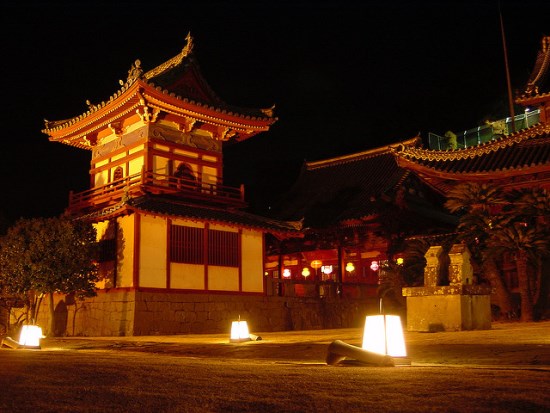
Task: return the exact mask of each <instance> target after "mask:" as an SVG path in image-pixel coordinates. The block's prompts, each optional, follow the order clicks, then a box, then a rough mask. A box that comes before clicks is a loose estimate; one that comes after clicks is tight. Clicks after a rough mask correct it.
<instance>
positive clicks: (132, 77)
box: [118, 59, 143, 86]
mask: <svg viewBox="0 0 550 413" xmlns="http://www.w3.org/2000/svg"><path fill="white" fill-rule="evenodd" d="M142 75H143V69H142V68H141V60H139V59H136V61H135V62H134V64H133V65H132V66H130V70H128V77H127V78H126V82H124V81H122V80H119V81H118V83H119V84H120V86H124V84H125V83H126V84H128V85H131V84H132V83H134V82H135V81H136V80H138V79H139V78H141V76H142Z"/></svg>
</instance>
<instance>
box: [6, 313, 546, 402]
mask: <svg viewBox="0 0 550 413" xmlns="http://www.w3.org/2000/svg"><path fill="white" fill-rule="evenodd" d="M259 335H260V336H261V337H262V340H261V341H253V342H246V343H238V344H235V343H229V337H228V334H227V335H186V336H162V337H123V338H120V337H117V338H85V339H84V338H63V339H46V340H44V341H43V348H42V350H11V349H2V350H0V366H1V367H0V368H1V369H2V374H1V375H0V412H4V411H6V412H26V411H31V410H34V411H40V412H46V411H50V412H102V411H112V412H149V411H155V412H163V411H171V412H187V411H190V412H199V411H201V412H202V411H205V412H222V411H223V412H227V411H233V412H237V411H239V412H240V411H254V412H256V411H258V412H259V411H278V412H286V411H294V412H316V411H319V412H334V411H338V412H365V411H369V412H377V411H384V412H396V411H411V412H413V411H417V412H424V411H438V412H441V411H446V412H449V411H456V412H495V411H503V412H504V411H506V412H546V411H550V394H549V391H548V390H549V389H550V322H543V323H529V324H521V323H509V324H498V323H497V324H494V325H493V329H492V330H487V331H463V332H452V333H451V332H440V333H407V334H406V340H407V348H408V353H409V357H410V360H411V363H412V365H411V366H408V367H373V366H365V365H359V364H357V363H353V362H348V363H344V364H341V365H339V366H327V365H326V363H325V358H326V355H327V348H328V345H329V344H330V343H331V342H332V341H334V340H337V339H338V340H342V341H344V342H346V343H349V344H354V345H359V344H360V342H361V336H362V331H361V330H360V329H341V330H323V331H300V332H284V333H259Z"/></svg>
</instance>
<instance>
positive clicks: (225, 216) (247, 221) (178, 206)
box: [79, 195, 301, 237]
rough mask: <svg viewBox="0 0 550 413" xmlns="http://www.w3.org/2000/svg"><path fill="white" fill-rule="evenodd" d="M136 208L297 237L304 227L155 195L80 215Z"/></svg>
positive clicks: (104, 216)
mask: <svg viewBox="0 0 550 413" xmlns="http://www.w3.org/2000/svg"><path fill="white" fill-rule="evenodd" d="M133 212H140V213H144V214H152V215H155V216H165V217H172V218H182V219H189V220H192V221H197V222H210V223H217V224H222V225H227V226H232V227H238V228H248V229H254V230H261V231H264V232H269V233H272V234H282V235H286V234H291V235H292V236H294V237H296V236H298V235H299V231H300V229H301V226H300V223H298V222H290V221H281V220H276V219H272V218H267V217H263V216H260V215H255V214H251V213H248V212H245V211H242V210H239V209H233V208H223V207H216V206H205V205H200V206H199V205H195V204H191V203H188V202H184V201H177V200H174V199H173V198H166V197H162V196H154V195H144V196H140V197H137V198H131V199H129V200H126V201H123V202H120V203H119V204H117V205H114V206H110V207H108V208H105V209H104V210H99V211H94V212H92V213H90V214H86V215H83V216H80V217H79V219H85V220H92V221H96V220H103V219H107V218H110V217H113V216H118V215H122V214H128V213H133Z"/></svg>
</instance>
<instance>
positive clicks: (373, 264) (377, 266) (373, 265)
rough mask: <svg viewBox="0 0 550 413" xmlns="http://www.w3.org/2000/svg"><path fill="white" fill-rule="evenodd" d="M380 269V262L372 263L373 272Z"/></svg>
mask: <svg viewBox="0 0 550 413" xmlns="http://www.w3.org/2000/svg"><path fill="white" fill-rule="evenodd" d="M379 268H380V265H378V261H372V262H371V263H370V269H371V270H373V271H378V269H379Z"/></svg>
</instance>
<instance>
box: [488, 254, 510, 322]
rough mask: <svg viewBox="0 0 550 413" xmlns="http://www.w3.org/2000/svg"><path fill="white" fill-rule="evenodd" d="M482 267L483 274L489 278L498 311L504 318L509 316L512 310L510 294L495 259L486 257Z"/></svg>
mask: <svg viewBox="0 0 550 413" xmlns="http://www.w3.org/2000/svg"><path fill="white" fill-rule="evenodd" d="M483 269H484V273H485V274H484V275H485V276H486V277H487V279H488V280H489V283H490V284H491V287H492V289H493V291H494V297H495V301H496V305H498V306H499V308H500V313H501V314H502V316H504V317H506V318H511V317H512V310H513V304H512V296H511V294H510V290H509V289H508V287H507V286H506V284H505V283H504V280H503V279H502V276H501V274H500V271H499V269H498V266H497V263H496V261H495V260H494V259H492V258H487V259H486V260H485V261H484V263H483Z"/></svg>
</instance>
